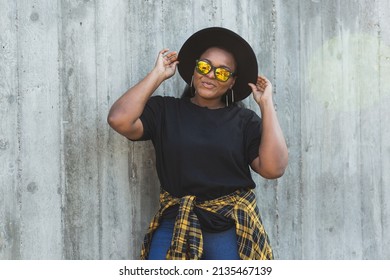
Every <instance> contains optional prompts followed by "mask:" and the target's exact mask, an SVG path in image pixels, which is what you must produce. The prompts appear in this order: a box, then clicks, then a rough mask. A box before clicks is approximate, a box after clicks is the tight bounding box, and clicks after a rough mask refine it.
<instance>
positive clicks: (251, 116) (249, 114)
mask: <svg viewBox="0 0 390 280" xmlns="http://www.w3.org/2000/svg"><path fill="white" fill-rule="evenodd" d="M235 110H237V112H238V113H239V115H240V116H242V117H244V118H246V119H248V120H257V121H261V118H260V117H259V115H258V114H257V113H256V112H255V111H253V110H251V109H249V108H246V107H244V106H242V105H238V104H236V105H235Z"/></svg>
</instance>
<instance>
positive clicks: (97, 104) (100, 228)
mask: <svg viewBox="0 0 390 280" xmlns="http://www.w3.org/2000/svg"><path fill="white" fill-rule="evenodd" d="M98 3H99V1H98V2H94V4H93V5H94V13H95V22H94V28H95V101H96V104H95V105H96V111H95V114H96V116H95V124H96V135H97V147H96V153H97V155H96V157H97V192H98V194H97V195H98V207H99V209H98V213H99V214H98V215H99V217H98V231H99V232H98V238H99V241H98V244H99V258H100V259H102V258H103V255H102V250H103V220H102V217H103V215H102V183H101V167H102V164H101V151H100V147H101V145H100V143H101V141H102V139H101V135H100V134H99V113H101V111H100V110H99V109H100V108H99V107H100V106H99V91H98V86H99V85H98V61H97V53H98V51H97V48H98V42H99V40H98V34H99V32H98Z"/></svg>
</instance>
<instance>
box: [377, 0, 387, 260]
mask: <svg viewBox="0 0 390 280" xmlns="http://www.w3.org/2000/svg"><path fill="white" fill-rule="evenodd" d="M376 3H377V2H376ZM377 5H379V4H377ZM376 11H377V12H378V24H377V28H378V31H377V34H378V95H379V98H378V99H379V100H382V98H381V93H382V91H381V89H382V84H381V72H382V67H381V66H382V64H381V62H382V60H381V46H382V40H381V36H382V30H381V21H380V12H379V11H380V8H379V7H378V6H377V7H376ZM378 107H379V116H380V117H379V154H380V158H381V166H383V164H382V163H383V151H382V139H383V138H382V118H381V116H382V107H381V106H378ZM379 172H380V176H379V178H380V196H381V207H380V211H381V224H380V225H381V244H383V242H384V239H383V236H384V235H385V232H384V226H383V225H384V224H386V217H385V216H384V213H383V209H384V208H385V201H384V197H385V196H384V191H383V188H384V186H383V168H381V169H380V171H379ZM380 248H381V252H379V253H380V256H377V258H379V259H383V258H384V257H385V256H384V252H383V246H381V247H380Z"/></svg>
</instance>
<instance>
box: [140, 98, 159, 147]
mask: <svg viewBox="0 0 390 280" xmlns="http://www.w3.org/2000/svg"><path fill="white" fill-rule="evenodd" d="M163 104H164V100H163V97H162V96H152V97H151V98H149V100H148V102H147V103H146V105H145V108H144V111H143V112H142V115H141V116H140V120H141V122H142V125H143V129H144V134H143V135H142V137H141V138H140V139H139V141H145V140H153V139H154V137H155V135H156V130H157V127H158V123H159V122H160V120H161V115H162V110H163Z"/></svg>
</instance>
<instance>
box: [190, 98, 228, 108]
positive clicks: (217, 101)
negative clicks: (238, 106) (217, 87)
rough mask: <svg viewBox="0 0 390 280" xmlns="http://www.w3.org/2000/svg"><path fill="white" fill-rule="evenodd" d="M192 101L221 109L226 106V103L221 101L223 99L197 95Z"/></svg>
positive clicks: (200, 105)
mask: <svg viewBox="0 0 390 280" xmlns="http://www.w3.org/2000/svg"><path fill="white" fill-rule="evenodd" d="M191 102H192V103H193V104H195V105H198V106H199V107H206V108H208V109H220V108H224V107H225V104H224V103H223V102H222V101H221V99H210V100H208V99H204V98H199V96H197V95H195V96H194V97H192V98H191Z"/></svg>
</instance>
